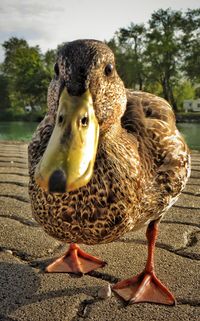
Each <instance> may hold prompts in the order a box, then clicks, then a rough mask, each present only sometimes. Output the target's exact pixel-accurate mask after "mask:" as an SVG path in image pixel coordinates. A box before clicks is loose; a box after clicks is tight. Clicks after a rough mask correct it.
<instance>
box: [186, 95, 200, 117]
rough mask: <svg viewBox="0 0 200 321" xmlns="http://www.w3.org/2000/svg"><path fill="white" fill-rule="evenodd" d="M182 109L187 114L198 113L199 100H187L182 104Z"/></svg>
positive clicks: (199, 107) (199, 109) (199, 108)
mask: <svg viewBox="0 0 200 321" xmlns="http://www.w3.org/2000/svg"><path fill="white" fill-rule="evenodd" d="M183 108H184V110H185V112H186V113H187V112H188V111H194V112H195V111H199V112H200V98H198V99H195V100H194V99H188V100H184V102H183Z"/></svg>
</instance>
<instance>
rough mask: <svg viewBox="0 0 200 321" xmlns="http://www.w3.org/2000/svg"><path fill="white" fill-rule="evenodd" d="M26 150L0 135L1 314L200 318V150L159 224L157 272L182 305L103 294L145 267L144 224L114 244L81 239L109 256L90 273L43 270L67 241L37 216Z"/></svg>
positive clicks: (35, 320) (67, 319)
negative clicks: (53, 234) (48, 230)
mask: <svg viewBox="0 0 200 321" xmlns="http://www.w3.org/2000/svg"><path fill="white" fill-rule="evenodd" d="M26 151H27V145H26V144H20V143H18V142H16V143H10V142H8V143H7V142H0V230H1V232H0V284H1V287H0V320H2V321H81V320H88V321H90V320H98V321H112V320H113V321H126V320H133V321H136V320H137V321H146V320H149V321H151V320H152V321H162V320H163V321H179V320H180V321H189V320H191V321H199V320H200V223H199V222H200V196H199V193H200V188H199V186H200V153H198V152H195V153H193V157H192V161H193V170H192V178H191V179H190V180H189V182H188V186H187V188H186V189H185V191H184V193H183V194H182V195H181V197H180V200H179V201H178V203H176V204H175V206H174V207H173V208H172V209H170V211H169V212H168V214H167V215H166V216H165V218H164V220H163V222H162V223H161V224H160V233H159V237H158V242H157V246H156V262H155V264H156V271H157V276H158V277H159V278H160V279H161V281H162V282H163V283H165V284H166V285H167V286H168V287H169V288H170V290H171V291H172V292H173V293H174V294H175V296H176V299H177V305H176V306H175V307H166V306H162V305H155V304H138V305H130V306H125V305H124V304H123V303H122V302H121V301H120V300H119V299H118V298H117V297H116V296H115V295H114V294H112V297H111V298H107V299H105V300H102V299H100V298H99V297H98V291H99V290H100V289H101V288H102V287H105V286H106V285H107V284H111V285H112V284H114V283H115V282H117V281H118V280H119V279H125V278H129V277H131V276H133V275H135V274H137V273H139V272H140V271H141V270H142V269H143V267H144V264H145V260H146V255H147V247H146V240H145V229H141V230H140V231H137V232H135V233H129V234H127V235H125V236H124V237H122V238H121V239H120V240H119V241H117V242H113V243H110V244H106V245H98V246H82V248H83V249H85V250H87V251H88V252H90V253H92V254H93V255H96V256H99V257H101V258H102V259H104V260H106V261H107V262H108V265H107V266H106V267H105V268H104V269H99V270H98V271H95V272H92V273H90V275H85V276H83V277H81V278H78V277H74V276H70V275H68V274H63V273H53V274H49V273H44V272H43V268H44V266H45V265H46V264H47V263H48V262H49V261H51V260H53V258H54V257H57V256H58V255H59V254H61V253H63V251H64V250H65V249H66V248H67V245H66V247H65V246H64V245H63V244H61V243H59V242H58V241H56V240H54V239H52V238H50V237H49V236H48V235H47V234H45V233H44V231H43V230H42V228H41V227H39V226H38V225H37V223H35V222H34V220H33V219H32V216H31V208H30V203H29V199H28V193H27V183H28V176H27V165H26V162H27V154H26ZM12 161H13V163H12ZM19 165H20V166H23V168H22V167H20V166H19Z"/></svg>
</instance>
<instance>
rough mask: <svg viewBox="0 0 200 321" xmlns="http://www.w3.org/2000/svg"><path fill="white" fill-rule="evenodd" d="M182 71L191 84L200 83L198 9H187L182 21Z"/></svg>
mask: <svg viewBox="0 0 200 321" xmlns="http://www.w3.org/2000/svg"><path fill="white" fill-rule="evenodd" d="M182 30H183V39H182V43H183V54H184V56H183V66H182V70H183V71H184V72H185V74H186V76H187V77H188V78H189V79H190V80H191V81H192V83H193V84H194V83H199V82H200V54H199V52H200V9H195V10H191V9H188V10H187V12H186V13H185V15H184V16H183V19H182Z"/></svg>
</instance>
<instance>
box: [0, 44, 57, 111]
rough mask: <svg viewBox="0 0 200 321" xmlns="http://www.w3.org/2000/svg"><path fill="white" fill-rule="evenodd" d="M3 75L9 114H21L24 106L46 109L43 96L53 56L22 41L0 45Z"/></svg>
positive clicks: (50, 71) (49, 52)
mask: <svg viewBox="0 0 200 321" xmlns="http://www.w3.org/2000/svg"><path fill="white" fill-rule="evenodd" d="M3 48H4V49H5V60H4V63H3V68H2V69H3V73H4V74H5V75H6V77H7V79H8V83H9V86H8V88H9V99H10V104H11V110H12V112H13V115H15V114H22V115H23V114H25V109H24V107H25V106H26V105H30V106H32V108H33V111H34V109H36V108H37V109H38V106H39V107H40V108H41V114H42V113H43V112H44V110H45V108H46V93H47V88H48V85H49V82H50V80H51V78H52V74H53V66H52V65H53V59H54V58H55V53H54V52H53V51H48V52H47V53H46V54H45V55H42V53H41V51H40V48H39V46H35V47H30V46H29V45H28V43H27V42H26V41H25V40H24V39H18V38H11V39H9V40H8V41H6V42H4V43H3Z"/></svg>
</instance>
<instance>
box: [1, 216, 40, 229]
mask: <svg viewBox="0 0 200 321" xmlns="http://www.w3.org/2000/svg"><path fill="white" fill-rule="evenodd" d="M0 218H8V219H10V220H14V221H17V222H19V223H21V224H23V225H26V226H30V227H40V225H39V224H38V223H37V222H35V221H30V220H28V219H25V218H23V217H21V216H18V215H15V214H12V215H11V216H9V215H1V214H0Z"/></svg>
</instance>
